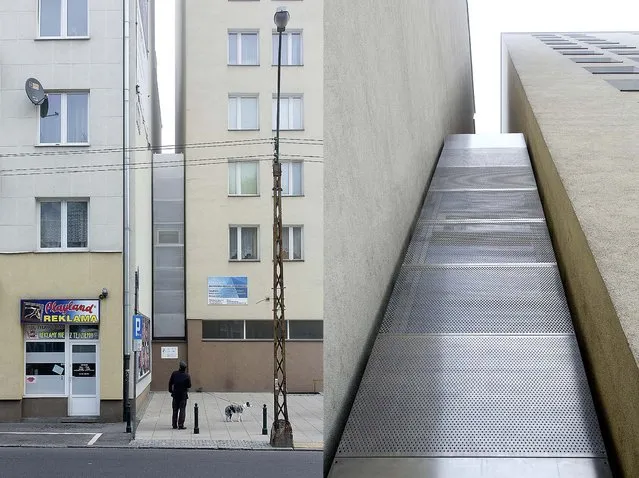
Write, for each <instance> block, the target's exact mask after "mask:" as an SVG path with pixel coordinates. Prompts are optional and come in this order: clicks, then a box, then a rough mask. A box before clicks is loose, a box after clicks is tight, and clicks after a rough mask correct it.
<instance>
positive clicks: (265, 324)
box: [245, 320, 273, 340]
mask: <svg viewBox="0 0 639 478" xmlns="http://www.w3.org/2000/svg"><path fill="white" fill-rule="evenodd" d="M245 324H246V338H247V339H252V340H273V321H272V320H247V321H245Z"/></svg>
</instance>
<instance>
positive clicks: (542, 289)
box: [379, 266, 574, 334]
mask: <svg viewBox="0 0 639 478" xmlns="http://www.w3.org/2000/svg"><path fill="white" fill-rule="evenodd" d="M379 332H380V333H382V334H383V333H392V334H404V333H421V334H425V333H437V334H442V333H467V334H477V333H484V334H485V333H496V334H571V333H574V329H573V327H572V322H571V318H570V312H569V310H568V306H567V304H566V298H565V295H564V290H563V286H562V283H561V277H560V276H559V271H558V270H557V267H556V266H553V267H481V268H478V267H463V268H460V267H445V268H444V267H438V268H426V269H415V268H406V267H405V268H403V269H402V270H401V272H400V274H399V276H398V278H397V281H396V282H395V287H394V289H393V293H392V295H391V298H390V301H389V304H388V307H387V309H386V314H385V316H384V320H383V321H382V325H381V328H380V331H379Z"/></svg>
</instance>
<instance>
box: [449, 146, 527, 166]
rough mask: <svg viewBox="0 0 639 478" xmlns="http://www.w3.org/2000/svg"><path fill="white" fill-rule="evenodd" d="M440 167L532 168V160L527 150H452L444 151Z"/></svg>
mask: <svg viewBox="0 0 639 478" xmlns="http://www.w3.org/2000/svg"><path fill="white" fill-rule="evenodd" d="M438 166H441V167H442V168H459V167H467V168H468V167H471V168H473V167H474V168H476V167H483V168H486V167H502V166H511V167H512V166H514V167H517V166H530V158H529V157H528V151H527V150H526V148H486V149H483V148H482V149H480V148H473V149H452V148H450V149H444V150H442V154H441V156H440V158H439V162H438Z"/></svg>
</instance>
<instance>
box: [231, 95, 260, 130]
mask: <svg viewBox="0 0 639 478" xmlns="http://www.w3.org/2000/svg"><path fill="white" fill-rule="evenodd" d="M258 110H259V108H258V96H257V95H245V96H244V95H235V96H229V129H230V130H258V129H259V122H258V117H259V113H258Z"/></svg>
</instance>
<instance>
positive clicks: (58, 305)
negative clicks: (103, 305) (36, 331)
mask: <svg viewBox="0 0 639 478" xmlns="http://www.w3.org/2000/svg"><path fill="white" fill-rule="evenodd" d="M20 322H21V323H23V324H60V323H62V324H97V323H99V322H100V301H99V300H83V299H46V300H43V299H23V300H21V301H20Z"/></svg>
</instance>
